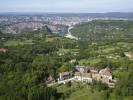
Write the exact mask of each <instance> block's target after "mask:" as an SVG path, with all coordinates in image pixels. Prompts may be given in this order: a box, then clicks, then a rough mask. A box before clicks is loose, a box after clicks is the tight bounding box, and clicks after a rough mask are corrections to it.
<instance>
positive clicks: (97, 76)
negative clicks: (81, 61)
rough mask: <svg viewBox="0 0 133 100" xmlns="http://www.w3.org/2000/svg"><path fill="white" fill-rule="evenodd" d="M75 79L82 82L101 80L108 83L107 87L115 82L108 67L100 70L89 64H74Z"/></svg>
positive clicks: (112, 85)
mask: <svg viewBox="0 0 133 100" xmlns="http://www.w3.org/2000/svg"><path fill="white" fill-rule="evenodd" d="M74 77H75V80H77V81H82V82H92V80H96V81H102V82H103V83H106V84H108V86H109V87H114V86H115V82H114V80H113V79H112V72H111V69H110V68H109V67H106V68H105V69H101V70H100V71H99V70H98V69H96V68H94V67H90V66H79V65H77V66H75V76H74Z"/></svg>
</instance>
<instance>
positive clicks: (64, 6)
mask: <svg viewBox="0 0 133 100" xmlns="http://www.w3.org/2000/svg"><path fill="white" fill-rule="evenodd" d="M132 4H133V0H1V1H0V12H1V13H2V12H59V13H60V12H65V13H68V12H73V13H79V12H81V13H103V12H132V11H133V6H132Z"/></svg>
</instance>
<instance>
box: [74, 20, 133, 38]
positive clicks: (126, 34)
mask: <svg viewBox="0 0 133 100" xmlns="http://www.w3.org/2000/svg"><path fill="white" fill-rule="evenodd" d="M71 33H72V34H73V35H74V36H76V37H79V38H81V39H86V40H105V39H107V40H117V39H132V38H133V21H123V20H119V21H116V20H104V21H103V20H96V21H91V22H89V23H84V24H81V25H77V26H75V28H73V29H72V30H71Z"/></svg>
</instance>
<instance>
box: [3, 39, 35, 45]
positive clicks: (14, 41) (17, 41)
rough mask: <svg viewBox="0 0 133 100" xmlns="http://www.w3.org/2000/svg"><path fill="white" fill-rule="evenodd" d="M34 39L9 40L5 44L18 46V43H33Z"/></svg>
mask: <svg viewBox="0 0 133 100" xmlns="http://www.w3.org/2000/svg"><path fill="white" fill-rule="evenodd" d="M32 44H33V41H32V40H23V41H21V40H8V41H6V42H5V43H4V45H5V46H18V45H32Z"/></svg>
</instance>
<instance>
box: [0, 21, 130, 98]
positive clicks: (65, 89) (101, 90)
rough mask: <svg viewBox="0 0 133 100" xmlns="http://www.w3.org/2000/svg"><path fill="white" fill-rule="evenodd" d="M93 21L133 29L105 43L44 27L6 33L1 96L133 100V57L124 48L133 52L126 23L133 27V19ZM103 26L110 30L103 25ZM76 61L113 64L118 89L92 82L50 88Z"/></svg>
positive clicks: (100, 65)
mask: <svg viewBox="0 0 133 100" xmlns="http://www.w3.org/2000/svg"><path fill="white" fill-rule="evenodd" d="M92 23H93V24H94V25H95V23H99V24H97V25H98V26H99V27H103V25H104V27H107V26H108V24H109V23H110V25H111V26H112V27H113V26H114V27H115V25H116V26H121V27H123V28H124V29H123V30H125V29H127V31H126V30H125V31H124V32H125V33H127V34H128V32H129V33H130V32H131V34H130V35H129V36H127V37H128V38H127V39H123V37H122V38H119V39H118V40H116V39H115V38H114V39H113V38H112V39H109V40H107V39H104V40H102V39H101V40H100V41H93V40H92V41H88V40H87V41H86V40H84V41H82V40H79V41H76V40H70V39H67V38H63V37H59V36H57V35H55V34H52V33H50V32H46V31H43V30H38V31H32V32H29V31H28V32H24V33H22V34H20V35H17V36H16V35H12V34H10V35H9V34H4V35H3V36H2V37H4V39H1V40H0V48H5V49H6V50H7V52H5V53H3V52H0V99H1V100H59V99H60V100H64V99H66V100H81V99H82V100H93V99H96V100H132V98H133V86H132V84H133V74H132V72H133V58H132V57H128V56H126V55H125V52H127V53H131V54H132V53H133V40H132V38H131V35H132V29H131V27H130V28H129V27H128V26H127V25H129V26H130V25H131V26H132V22H130V24H129V21H127V22H126V21H124V22H123V21H118V22H117V21H116V22H115V21H113V22H112V21H103V23H102V24H101V21H98V22H97V21H96V22H95V21H94V22H92ZM106 23H107V24H106ZM114 23H115V25H114ZM123 23H126V24H123ZM83 26H84V25H83ZM78 27H79V26H78ZM80 27H81V26H80ZM108 27H110V26H108ZM108 27H107V28H108ZM119 28H120V27H119ZM92 29H93V28H92ZM128 29H130V31H128ZM79 30H80V28H79ZM99 30H100V31H102V30H103V31H105V29H104V28H102V29H101V28H100V29H99ZM114 30H115V31H116V29H114ZM84 31H86V28H85V29H84ZM100 31H99V32H100ZM115 31H114V32H115ZM109 32H110V31H109ZM109 34H112V31H111V32H110V33H109ZM116 34H117V33H116ZM119 34H123V33H119ZM83 35H84V34H83ZM100 36H101V35H100ZM125 36H126V35H125ZM90 37H91V36H90ZM120 37H121V36H120ZM92 38H93V37H92ZM116 38H117V36H116ZM99 39H100V37H99ZM73 59H76V62H74V63H70V61H71V60H73ZM76 64H83V65H89V66H93V67H97V68H98V69H101V68H104V67H106V66H109V67H110V68H111V69H112V71H113V76H114V77H115V78H117V80H118V81H117V84H116V87H115V88H114V89H109V88H108V87H106V84H102V83H101V82H98V83H97V82H94V83H93V84H87V85H85V84H81V83H76V82H75V83H67V84H66V85H62V86H53V87H48V86H47V84H46V81H47V79H48V77H49V76H50V75H51V76H52V77H53V78H54V79H55V81H56V80H57V78H58V74H59V72H65V71H71V70H73V67H74V66H75V65H76Z"/></svg>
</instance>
